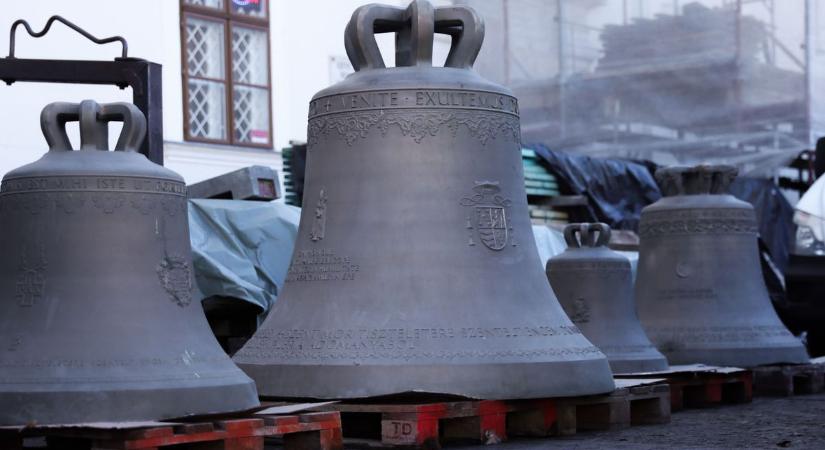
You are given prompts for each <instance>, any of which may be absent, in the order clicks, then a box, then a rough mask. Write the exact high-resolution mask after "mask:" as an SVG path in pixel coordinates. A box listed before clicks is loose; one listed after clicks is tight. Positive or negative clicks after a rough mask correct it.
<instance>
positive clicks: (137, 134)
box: [40, 100, 146, 152]
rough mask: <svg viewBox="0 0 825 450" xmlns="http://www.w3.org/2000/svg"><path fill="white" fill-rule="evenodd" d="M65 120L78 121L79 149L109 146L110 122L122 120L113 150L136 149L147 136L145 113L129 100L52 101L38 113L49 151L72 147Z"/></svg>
mask: <svg viewBox="0 0 825 450" xmlns="http://www.w3.org/2000/svg"><path fill="white" fill-rule="evenodd" d="M67 122H80V150H103V151H108V150H109V131H108V123H109V122H123V129H122V130H121V132H120V137H119V138H118V140H117V144H116V145H115V151H125V152H137V151H138V148H139V147H140V144H141V143H143V139H144V137H145V136H146V117H144V115H143V113H142V112H140V110H139V109H138V108H137V107H136V106H135V105H133V104H131V103H123V102H118V103H104V104H98V103H97V102H95V101H93V100H84V101H82V102H80V103H79V104H78V103H66V102H55V103H50V104H48V105H46V107H45V108H43V111H41V113H40V129H41V130H42V131H43V136H44V137H45V138H46V143H47V144H48V145H49V151H50V152H51V151H71V150H72V144H71V142H70V141H69V136H68V135H67V134H66V123H67Z"/></svg>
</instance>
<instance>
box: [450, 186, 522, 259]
mask: <svg viewBox="0 0 825 450" xmlns="http://www.w3.org/2000/svg"><path fill="white" fill-rule="evenodd" d="M475 184H476V185H475V187H474V188H473V192H474V194H472V195H470V196H467V197H464V198H462V199H461V202H460V203H461V205H462V206H466V207H468V208H472V209H471V210H470V214H469V215H468V216H467V230H468V231H470V240H469V245H470V246H473V245H475V241H474V240H473V236H474V234H477V236H478V239H479V240H480V241H481V242H482V243H483V244H484V245H485V246H486V247H487V248H489V249H490V250H496V251H498V250H503V249H504V248H505V247H506V246H507V243H508V241H512V235H511V232H512V228H511V227H510V219H509V218H508V215H507V212H508V209H509V207H510V204H511V203H512V202H511V201H510V200H509V199H507V198H506V197H504V196H503V195H501V187H500V186H499V183H498V182H497V181H476V183H475ZM473 230H475V231H476V233H473ZM513 245H515V243H513Z"/></svg>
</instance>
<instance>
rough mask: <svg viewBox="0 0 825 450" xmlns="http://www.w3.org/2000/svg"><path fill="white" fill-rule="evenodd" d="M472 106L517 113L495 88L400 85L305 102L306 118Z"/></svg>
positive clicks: (511, 101)
mask: <svg viewBox="0 0 825 450" xmlns="http://www.w3.org/2000/svg"><path fill="white" fill-rule="evenodd" d="M419 108H427V109H438V108H445V109H447V108H449V109H472V110H487V111H494V112H504V113H509V114H512V115H515V116H518V113H519V110H518V101H517V100H516V98H515V97H511V96H509V95H504V94H500V93H496V92H484V91H458V90H446V89H404V90H397V91H371V92H356V93H349V94H337V95H330V96H327V97H321V98H317V99H315V100H313V101H311V102H310V103H309V118H310V119H312V118H315V117H318V116H323V115H326V114H334V113H340V112H348V111H365V110H366V111H368V110H375V109H381V110H388V109H419Z"/></svg>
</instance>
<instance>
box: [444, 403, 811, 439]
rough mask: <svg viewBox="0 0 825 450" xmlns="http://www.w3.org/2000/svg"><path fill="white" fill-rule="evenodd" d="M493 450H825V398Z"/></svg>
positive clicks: (681, 415) (687, 415)
mask: <svg viewBox="0 0 825 450" xmlns="http://www.w3.org/2000/svg"><path fill="white" fill-rule="evenodd" d="M448 448H454V449H456V450H458V449H461V450H464V449H482V448H484V449H487V450H493V449H496V450H528V449H529V450H533V449H728V448H735V449H739V448H748V449H751V448H757V449H781V448H790V449H825V394H819V395H801V396H797V397H789V398H765V397H758V398H755V399H754V401H753V403H751V404H746V405H724V406H719V407H714V408H708V409H688V410H684V411H680V412H678V413H675V414H673V417H672V420H671V423H670V424H667V425H650V426H639V427H631V428H626V429H624V430H619V431H612V432H595V433H594V432H588V433H582V434H578V435H575V436H571V437H566V438H548V439H542V440H513V441H509V442H505V443H503V444H499V445H498V446H495V447H489V446H487V447H485V446H472V447H466V446H463V447H448Z"/></svg>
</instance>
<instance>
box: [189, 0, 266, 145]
mask: <svg viewBox="0 0 825 450" xmlns="http://www.w3.org/2000/svg"><path fill="white" fill-rule="evenodd" d="M181 6H182V14H183V18H184V20H183V26H182V31H181V32H182V34H183V36H182V38H183V39H182V40H183V42H184V46H183V47H184V48H183V64H184V89H185V90H186V92H185V98H186V100H185V103H184V110H185V114H186V119H185V121H186V133H185V134H186V139H188V140H196V141H208V142H219V143H227V144H235V145H246V146H264V147H271V146H272V137H271V134H272V133H271V118H270V79H269V78H270V77H269V21H268V20H267V3H266V1H265V0H181Z"/></svg>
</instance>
